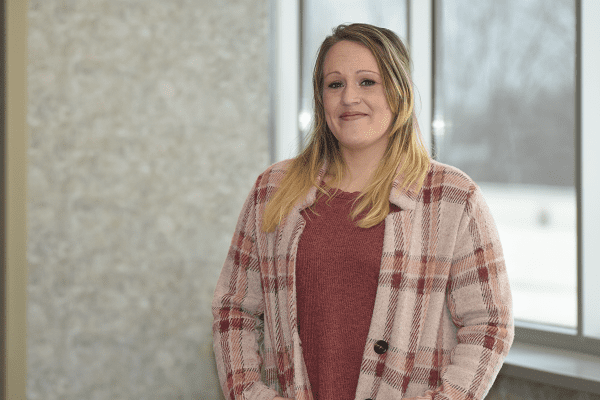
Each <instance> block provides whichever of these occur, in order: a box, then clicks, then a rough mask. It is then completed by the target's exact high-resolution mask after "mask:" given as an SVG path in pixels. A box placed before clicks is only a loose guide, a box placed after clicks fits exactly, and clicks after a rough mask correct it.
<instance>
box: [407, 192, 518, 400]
mask: <svg viewBox="0 0 600 400" xmlns="http://www.w3.org/2000/svg"><path fill="white" fill-rule="evenodd" d="M447 303H448V308H449V311H450V314H451V315H452V319H453V321H454V324H455V325H456V326H457V327H458V331H457V340H458V344H457V346H456V347H455V348H454V350H453V354H452V359H451V364H450V365H449V366H448V367H447V368H446V369H444V370H443V371H442V375H441V379H442V385H441V386H440V387H438V388H437V389H436V390H434V391H428V392H427V393H425V395H426V396H428V397H425V398H431V399H483V398H484V397H485V395H486V394H487V392H488V390H489V389H490V387H491V386H492V384H493V382H494V380H495V378H496V375H497V374H498V371H499V370H500V367H501V366H502V363H503V362H504V358H505V357H506V355H507V354H508V350H509V348H510V346H511V344H512V341H513V336H514V324H513V316H512V297H511V293H510V287H509V283H508V277H507V274H506V268H505V264H504V256H503V254H502V246H501V245H500V240H499V237H498V232H497V230H496V226H495V224H494V221H493V219H492V216H491V214H490V212H489V209H488V207H487V205H486V203H485V201H484V199H483V196H482V194H481V191H480V189H479V188H478V187H476V186H474V187H473V188H472V189H471V190H470V192H469V196H468V199H467V203H466V206H465V211H464V214H463V216H462V219H461V221H460V225H459V229H458V232H457V238H456V245H455V250H454V255H453V260H452V266H451V271H450V282H449V288H448V292H447ZM417 399H421V397H417Z"/></svg>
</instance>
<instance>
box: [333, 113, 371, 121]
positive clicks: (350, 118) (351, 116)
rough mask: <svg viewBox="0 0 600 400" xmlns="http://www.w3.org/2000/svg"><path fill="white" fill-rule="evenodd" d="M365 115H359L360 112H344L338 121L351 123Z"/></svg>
mask: <svg viewBox="0 0 600 400" xmlns="http://www.w3.org/2000/svg"><path fill="white" fill-rule="evenodd" d="M366 115H367V114H364V113H360V112H345V113H343V114H342V115H340V119H342V120H344V121H353V120H355V119H359V118H362V117H364V116H366Z"/></svg>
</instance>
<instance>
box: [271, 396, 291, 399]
mask: <svg viewBox="0 0 600 400" xmlns="http://www.w3.org/2000/svg"><path fill="white" fill-rule="evenodd" d="M273 400H294V399H288V398H286V397H279V396H278V397H275V398H274V399H273Z"/></svg>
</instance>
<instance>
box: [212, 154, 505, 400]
mask: <svg viewBox="0 0 600 400" xmlns="http://www.w3.org/2000/svg"><path fill="white" fill-rule="evenodd" d="M288 163H289V161H283V162H280V163H277V164H274V165H273V166H271V167H270V168H269V169H267V170H266V171H265V172H264V173H263V174H261V175H260V176H259V177H258V180H257V181H256V184H255V185H254V187H253V189H252V190H251V192H250V195H249V196H248V198H247V200H246V202H245V204H244V208H243V210H242V212H241V215H240V217H239V220H238V223H237V227H236V231H235V234H234V236H233V240H232V243H231V248H230V250H229V253H228V256H227V260H226V261H225V264H224V266H223V270H222V272H221V275H220V277H219V280H218V283H217V286H216V290H215V295H214V299H213V304H212V310H213V315H214V323H213V338H214V351H215V358H216V362H217V369H218V372H219V377H220V381H221V386H222V389H223V393H224V395H225V397H226V398H227V399H232V400H233V399H240V400H241V399H246V400H272V399H273V397H275V396H276V395H280V396H283V397H289V398H293V399H296V400H311V399H313V396H312V394H311V390H310V383H309V382H308V375H307V372H306V366H305V364H304V359H303V356H302V344H301V343H300V338H299V334H298V326H297V315H296V293H295V289H296V288H295V274H294V272H295V265H296V250H297V248H298V241H299V240H300V236H301V234H302V230H303V228H304V226H305V221H304V219H303V218H302V216H301V214H300V211H301V210H303V209H304V208H306V207H308V206H309V205H311V204H312V203H313V202H314V201H315V198H316V188H313V189H311V191H310V192H309V194H308V195H307V197H306V199H305V200H304V201H302V202H299V204H297V205H296V206H295V207H294V208H293V210H292V211H291V213H290V214H289V215H288V216H287V217H286V218H285V219H284V220H283V221H282V222H281V223H280V225H279V226H278V228H277V229H276V231H275V232H272V233H265V232H263V231H262V230H261V224H262V216H263V213H264V209H265V204H266V203H267V201H268V200H269V199H270V198H271V196H272V195H273V193H274V192H275V190H276V189H277V187H278V185H279V183H280V182H281V179H282V177H283V176H284V174H285V171H286V167H287V166H288V165H289V164H288ZM324 172H325V167H323V168H322V170H321V176H320V177H319V180H318V182H320V181H321V178H322V175H323V174H324ZM390 202H391V203H393V204H396V205H397V206H398V207H400V211H397V212H390V214H389V215H388V216H387V217H386V218H385V222H384V223H385V234H384V240H383V254H382V259H381V267H380V273H379V283H378V288H377V295H376V300H375V307H374V310H373V316H372V318H371V323H370V328H369V334H368V339H367V342H366V343H365V347H364V353H363V360H362V365H361V370H360V376H359V381H358V387H357V390H356V397H355V398H356V399H360V400H364V399H376V400H392V399H394V400H396V399H401V398H403V397H413V396H422V398H425V399H482V398H483V397H485V395H486V393H487V392H488V390H489V388H490V387H491V385H492V383H493V381H494V379H495V377H496V375H497V373H498V371H499V369H500V367H501V365H502V362H503V360H504V358H505V356H506V354H507V353H508V350H509V348H510V346H511V343H512V340H513V334H514V327H513V318H512V300H511V294H510V289H509V284H508V279H507V275H506V269H505V265H504V258H503V255H502V248H501V245H500V242H499V239H498V234H497V231H496V228H495V225H494V222H493V220H492V217H491V215H490V213H489V210H488V208H487V206H486V204H485V202H484V199H483V197H482V194H481V191H480V189H479V188H478V186H477V185H476V184H475V183H473V181H472V180H471V179H470V178H469V177H468V176H466V175H465V174H464V173H462V172H461V171H459V170H458V169H456V168H453V167H450V166H447V165H443V164H441V163H438V162H436V161H432V162H431V166H430V168H429V171H428V173H427V176H426V178H425V181H424V185H423V187H422V188H421V189H420V191H419V192H418V193H415V192H413V191H410V190H406V189H404V188H401V187H400V185H399V182H398V181H396V182H395V183H394V186H393V188H392V190H391V192H390ZM324 240H326V238H324ZM340 290H344V288H343V287H340ZM340 351H344V349H340ZM340 400H346V399H340Z"/></svg>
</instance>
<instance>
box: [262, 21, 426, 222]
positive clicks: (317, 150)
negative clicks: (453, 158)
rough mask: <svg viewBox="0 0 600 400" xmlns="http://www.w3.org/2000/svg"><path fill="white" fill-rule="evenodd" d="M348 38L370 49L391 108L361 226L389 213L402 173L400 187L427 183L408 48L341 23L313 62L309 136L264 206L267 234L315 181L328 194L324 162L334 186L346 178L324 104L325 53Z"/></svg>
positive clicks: (383, 33) (360, 204) (382, 33)
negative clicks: (323, 183)
mask: <svg viewBox="0 0 600 400" xmlns="http://www.w3.org/2000/svg"><path fill="white" fill-rule="evenodd" d="M344 40H348V41H352V42H356V43H359V44H362V45H363V46H365V47H367V48H368V49H369V50H370V51H371V53H372V54H373V56H374V57H375V60H376V61H377V66H378V67H379V71H380V72H381V75H382V79H383V87H384V91H385V95H386V98H387V102H388V104H389V106H390V109H391V111H392V121H391V122H390V127H389V130H388V144H387V147H386V150H385V153H384V155H383V157H382V159H381V161H380V163H379V165H378V167H377V169H376V170H375V172H374V173H373V176H372V177H371V180H370V183H369V184H368V185H367V186H366V188H365V189H364V190H363V192H362V193H361V194H360V196H359V198H358V199H357V202H356V204H355V206H354V207H353V210H352V212H351V214H350V216H351V217H352V219H353V220H355V219H356V218H357V217H358V215H359V214H361V213H362V212H363V211H366V215H364V217H363V218H361V219H360V220H359V221H357V225H358V226H359V227H361V228H369V227H372V226H375V225H377V224H378V223H380V222H381V221H383V219H384V218H385V217H386V215H387V214H388V213H389V194H390V190H391V188H392V184H393V182H394V180H395V179H396V178H397V177H398V176H401V177H402V181H401V185H402V187H405V188H407V189H409V188H411V189H414V190H419V189H420V187H421V185H422V183H423V179H424V177H425V174H426V173H427V169H428V168H429V163H430V160H429V154H428V153H427V149H426V148H425V146H424V144H423V142H422V138H421V134H420V130H419V126H418V123H417V117H416V115H415V107H414V102H415V101H414V91H413V82H412V79H411V75H410V68H411V62H410V57H409V53H408V50H407V49H406V47H405V46H404V44H403V43H402V41H401V40H400V38H399V37H398V36H397V35H396V34H395V33H394V32H392V31H391V30H389V29H385V28H379V27H376V26H373V25H368V24H351V25H339V26H338V27H336V28H335V29H334V30H333V33H332V34H331V35H330V36H327V37H326V38H325V40H324V41H323V43H322V44H321V47H320V49H319V53H318V56H317V60H316V62H315V68H314V73H313V94H314V99H313V100H314V119H313V121H314V122H313V128H312V133H311V135H310V139H309V140H308V142H307V144H306V146H305V148H304V150H303V151H302V153H301V154H300V155H298V156H297V157H295V158H294V159H293V160H292V162H291V164H290V167H289V169H288V171H287V172H286V174H285V176H284V178H283V180H282V182H281V185H280V187H279V188H278V189H277V191H276V192H275V194H274V196H273V198H272V199H271V200H270V201H269V203H268V204H267V206H266V210H265V214H264V219H263V226H262V228H263V230H264V231H265V232H272V231H274V230H275V228H276V227H277V225H278V224H279V223H280V222H281V221H282V219H283V218H285V217H286V216H287V214H288V213H289V212H290V211H291V210H292V208H293V207H294V205H295V204H296V203H297V202H298V201H300V200H302V199H303V198H304V197H305V196H306V195H307V194H308V191H309V190H310V189H311V188H312V187H313V186H315V185H316V186H317V188H318V190H319V191H320V192H321V193H323V194H324V195H329V194H328V193H327V192H326V191H325V190H324V189H323V188H322V187H321V186H320V185H319V182H316V179H317V177H318V175H319V171H320V169H321V168H322V166H323V164H324V163H327V165H328V173H329V174H330V175H331V176H332V179H333V182H334V185H335V184H339V183H340V182H341V180H342V178H343V176H344V171H345V167H346V166H345V163H344V159H343V157H342V153H341V151H340V147H339V144H338V141H337V139H336V138H335V136H334V135H333V133H332V132H331V130H330V129H329V127H328V126H327V122H326V119H325V107H324V105H323V89H324V88H323V85H324V83H323V80H324V77H323V64H324V61H325V56H326V55H327V52H328V51H329V49H331V47H333V45H335V44H336V43H339V42H341V41H344Z"/></svg>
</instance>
